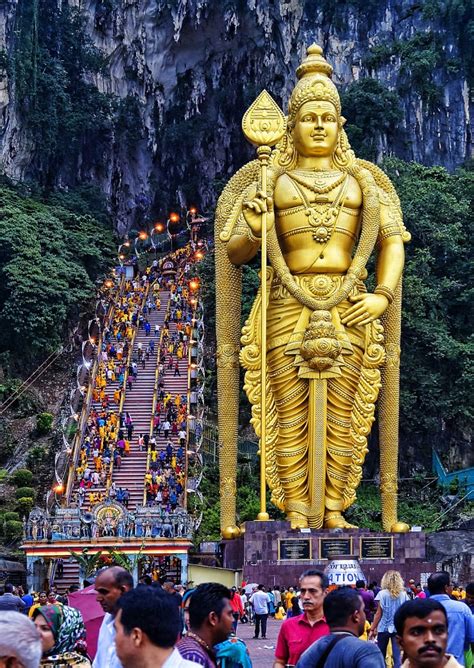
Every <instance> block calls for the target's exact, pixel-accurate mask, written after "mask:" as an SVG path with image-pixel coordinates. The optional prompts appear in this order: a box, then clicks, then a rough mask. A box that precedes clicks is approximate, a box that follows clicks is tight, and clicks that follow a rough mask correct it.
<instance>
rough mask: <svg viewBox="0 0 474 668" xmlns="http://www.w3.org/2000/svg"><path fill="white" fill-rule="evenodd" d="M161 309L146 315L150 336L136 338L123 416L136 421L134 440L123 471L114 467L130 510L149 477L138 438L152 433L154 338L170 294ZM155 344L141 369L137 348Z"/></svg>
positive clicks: (165, 294)
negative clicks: (132, 376) (133, 369)
mask: <svg viewBox="0 0 474 668" xmlns="http://www.w3.org/2000/svg"><path fill="white" fill-rule="evenodd" d="M159 294H160V300H161V309H160V310H156V309H154V310H151V311H150V312H149V313H148V314H147V316H146V317H147V318H148V321H149V323H150V325H151V331H150V335H149V336H146V334H145V329H144V328H142V329H139V330H138V332H137V334H136V336H135V343H134V348H133V355H132V359H133V360H135V361H136V362H137V363H138V376H137V380H136V381H134V383H133V389H132V390H127V393H126V396H125V401H124V404H123V411H122V414H123V416H125V415H126V413H129V414H130V417H131V418H132V420H133V426H134V429H133V436H132V440H131V442H130V445H131V447H130V454H129V455H128V456H125V457H122V466H121V467H120V469H117V468H116V467H114V471H113V476H112V480H113V482H115V483H116V485H117V487H122V488H123V489H125V488H127V489H128V491H129V492H130V500H129V504H128V507H129V509H130V510H133V509H135V508H136V506H140V505H142V504H143V485H144V478H145V473H146V464H147V453H146V452H145V451H143V452H140V451H139V450H138V437H139V436H140V434H145V433H146V434H148V433H149V432H150V421H151V418H152V414H151V411H152V406H153V393H154V389H155V373H156V364H157V355H158V348H159V342H160V339H159V337H158V336H154V329H155V325H156V324H158V325H160V330H161V328H162V326H163V322H164V320H165V315H166V310H167V304H168V299H169V292H166V291H164V290H161V291H160V293H159ZM152 338H153V340H154V342H155V351H154V353H152V354H150V358H149V360H148V361H146V362H145V368H144V369H143V368H142V365H141V363H140V362H138V344H139V343H140V342H141V344H142V347H143V348H142V349H143V351H145V350H146V348H147V346H148V343H149V341H150V339H152Z"/></svg>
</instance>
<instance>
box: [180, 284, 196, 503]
mask: <svg viewBox="0 0 474 668" xmlns="http://www.w3.org/2000/svg"><path fill="white" fill-rule="evenodd" d="M195 299H196V302H195V304H194V305H193V312H192V318H191V336H190V337H189V341H188V392H187V411H186V413H187V416H186V449H185V454H184V503H183V507H184V508H185V509H186V510H187V509H188V465H189V457H188V448H189V432H190V427H189V423H190V420H189V413H190V410H191V364H192V362H191V358H192V348H193V346H192V344H193V343H194V324H195V322H194V321H195V319H196V317H195V316H196V310H197V304H198V294H197V293H196V296H195Z"/></svg>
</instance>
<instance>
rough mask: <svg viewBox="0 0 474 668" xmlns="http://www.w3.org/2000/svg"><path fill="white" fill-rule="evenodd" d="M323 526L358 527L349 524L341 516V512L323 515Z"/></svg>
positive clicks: (328, 527)
mask: <svg viewBox="0 0 474 668" xmlns="http://www.w3.org/2000/svg"><path fill="white" fill-rule="evenodd" d="M324 528H325V529H358V528H359V527H357V526H356V525H355V524H349V522H346V520H345V519H344V518H343V516H342V515H341V513H334V512H331V513H327V514H326V515H325V516H324Z"/></svg>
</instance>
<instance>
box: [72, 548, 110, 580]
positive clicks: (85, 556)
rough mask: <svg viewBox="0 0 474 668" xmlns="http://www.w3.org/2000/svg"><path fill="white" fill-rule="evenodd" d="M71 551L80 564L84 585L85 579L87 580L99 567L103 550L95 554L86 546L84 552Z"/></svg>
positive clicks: (80, 577)
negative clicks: (90, 552)
mask: <svg viewBox="0 0 474 668" xmlns="http://www.w3.org/2000/svg"><path fill="white" fill-rule="evenodd" d="M69 553H70V554H71V557H72V558H73V559H75V561H77V563H78V564H79V579H80V582H81V586H82V585H83V583H84V580H87V578H89V577H90V576H91V575H94V573H95V572H96V571H97V569H98V568H99V565H100V560H101V557H102V550H100V551H99V552H96V553H95V554H89V549H88V548H87V547H85V548H84V549H83V550H82V552H72V550H69Z"/></svg>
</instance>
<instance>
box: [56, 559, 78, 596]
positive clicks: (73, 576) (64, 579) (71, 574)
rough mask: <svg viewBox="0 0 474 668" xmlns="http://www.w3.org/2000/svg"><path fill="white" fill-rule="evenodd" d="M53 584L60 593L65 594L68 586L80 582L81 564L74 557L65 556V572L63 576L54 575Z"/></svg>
mask: <svg viewBox="0 0 474 668" xmlns="http://www.w3.org/2000/svg"><path fill="white" fill-rule="evenodd" d="M51 584H53V585H54V586H55V587H56V588H57V590H58V594H64V593H65V592H66V591H67V590H68V588H69V587H70V586H71V585H73V584H79V564H78V563H77V561H76V560H75V559H73V558H72V557H69V558H68V557H65V558H64V559H63V574H62V576H61V577H59V576H58V573H57V571H56V575H55V577H54V581H53V582H52V583H51Z"/></svg>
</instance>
